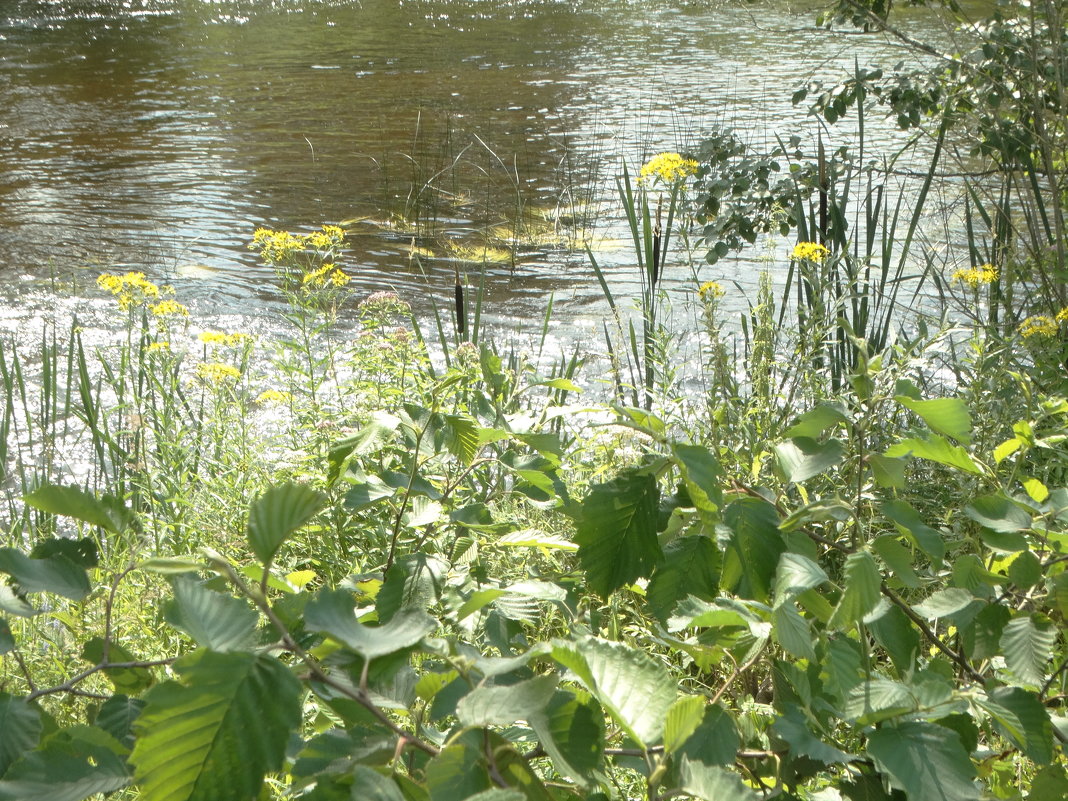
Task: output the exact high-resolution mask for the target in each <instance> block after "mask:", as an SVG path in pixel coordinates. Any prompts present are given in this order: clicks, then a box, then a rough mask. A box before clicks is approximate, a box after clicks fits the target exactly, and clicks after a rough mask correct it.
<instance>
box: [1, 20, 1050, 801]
mask: <svg viewBox="0 0 1068 801" xmlns="http://www.w3.org/2000/svg"><path fill="white" fill-rule="evenodd" d="M836 13H837V17H839V18H840V19H841V20H842V21H850V20H851V21H853V22H856V23H857V24H860V25H866V26H868V27H869V28H880V27H881V28H884V29H888V30H890V32H891V33H892V34H900V35H902V36H904V35H905V34H904V33H902V32H901V31H899V30H898V29H896V28H895V27H893V21H892V20H890V19H889V18H888V17H887V16H886V13H884V10H883V8H882V6H870V5H862V4H857V3H854V2H852V0H849V2H847V3H845V4H842V5H841V6H840V7H839V8H838V10H837V12H836ZM1059 13H1060V12H1059V10H1058V8H1057V7H1056V5H1055V4H1047V5H1045V6H1041V7H1039V6H1032V5H1027V6H1023V5H1017V4H1013V5H1006V6H1004V7H1000V6H999V10H998V11H997V12H996V14H995V15H994V16H992V17H991V18H990V19H988V20H987V21H986V24H985V25H984V26H982V27H972V28H969V29H967V30H966V34H967V35H968V36H969V37H972V39H973V40H975V41H976V43H977V47H978V49H977V50H975V51H974V52H972V54H971V55H965V56H944V57H943V56H942V55H941V54H936V55H938V57H939V58H945V59H948V60H949V63H948V65H947V66H946V70H945V72H939V73H938V78H937V80H935V81H933V82H930V83H924V81H926V80H927V77H929V75H930V74H932V73H930V72H928V73H927V75H926V76H925V75H920V74H915V75H895V76H887V77H884V76H883V75H882V74H880V73H877V72H875V71H864V70H862V69H860V68H859V67H858V69H857V70H856V71H855V73H854V74H853V75H852V76H850V77H849V78H848V79H847V80H845V81H844V82H843V83H842V84H841V85H840V86H837V87H820V86H807V87H805V88H804V89H802V90H799V92H798V94H797V96H796V99H797V101H798V102H806V100H807V98H810V97H814V98H816V106H815V110H816V111H817V112H818V113H819V114H821V115H822V118H823V119H824V120H825V121H827V122H829V123H832V124H833V123H836V122H837V121H838V120H840V119H841V118H843V117H845V116H847V115H850V114H852V115H854V117H853V119H855V120H858V121H859V129H860V131H861V132H862V131H863V121H864V119H865V115H867V114H871V113H878V109H879V103H880V102H885V103H887V104H889V107H890V108H891V109H892V110H893V113H895V114H897V115H899V117H900V119H901V123H902V125H903V126H905V127H908V128H912V129H915V130H916V131H917V132H918V133H919V139H918V140H917V141H926V142H927V143H928V144H929V145H930V148H929V161H928V163H929V165H930V166H929V169H928V170H927V172H926V173H925V174H924V175H921V176H919V187H920V188H919V190H918V191H916V192H914V193H912V194H900V193H897V194H895V191H894V190H895V187H894V186H891V185H890V184H889V183H888V182H889V181H890V180H891V179H892V177H893V176H894V171H893V169H892V164H889V163H888V161H887V160H875V159H872V158H871V157H870V156H869V155H868V154H866V153H865V152H864V147H863V137H862V135H861V140H860V142H859V146H858V148H856V149H854V150H851V151H850V150H842V151H838V152H835V153H831V154H826V153H823V152H822V148H819V149H818V150H817V151H816V152H815V153H814V154H812V155H811V157H809V156H807V155H806V154H805V152H804V151H803V148H802V145H801V141H800V140H797V139H795V140H790V139H783V141H782V142H781V143H780V145H779V147H778V148H777V149H776V150H774V151H772V152H754V151H753V150H751V149H750V148H749V147H748V146H747V145H745V144H744V143H743V142H741V141H740V140H739V139H737V138H736V137H735V136H734V135H732V134H731V133H730V132H720V133H717V134H715V135H714V136H711V137H710V138H709V139H708V140H707V142H706V143H705V144H704V145H703V146H701V147H700V148H698V149H697V150H696V151H695V152H694V153H692V154H685V155H679V154H674V153H665V154H660V155H659V156H657V157H655V158H653V159H651V160H649V161H648V162H647V163H646V164H645V165H644V166H643V167H641V168H638V169H633V170H632V169H623V170H621V173H620V176H619V179H618V182H617V188H618V194H617V197H618V201H619V205H620V206H621V208H622V209H623V212H624V215H625V217H626V221H627V225H628V227H629V229H630V232H631V235H632V241H633V247H634V264H635V268H636V269H637V270H638V274H639V278H640V292H639V293H638V296H637V297H635V298H620V297H616V296H615V295H614V294H613V292H612V290H611V288H610V285H609V282H608V281H607V280H606V278H605V274H604V273H603V272H602V271H601V269H600V266H599V264H598V260H597V256H596V254H595V253H594V252H593V249H592V248H591V249H589V250H588V252H587V256H588V259H589V261H590V265H591V276H590V279H591V281H598V280H599V281H600V284H601V286H602V289H603V290H604V292H605V295H606V298H607V300H608V305H609V309H610V315H609V319H606V321H605V324H604V326H603V334H604V348H603V355H604V360H603V361H602V362H598V365H599V366H598V367H596V368H590V367H586V366H584V365H583V363H582V359H581V358H579V356H578V355H576V356H574V357H560V358H558V359H556V360H555V361H554V360H552V359H550V358H547V357H546V355H545V354H544V353H525V352H521V351H518V350H515V349H513V348H505V347H504V346H502V345H500V344H499V343H495V342H493V341H491V340H488V339H486V338H485V337H484V336H483V335H482V332H481V330H480V325H479V315H480V304H479V299H478V298H477V296H476V297H471V296H470V293H468V292H465V291H464V288H463V287H461V286H460V283H459V281H457V286H456V295H455V307H450V308H441V309H439V310H438V313H437V314H435V315H433V316H432V317H431V318H430V319H429V320H427V319H420V318H418V317H417V316H415V315H413V314H412V312H411V307H410V306H409V304H408V301H407V300H406V299H405V298H403V297H400V296H398V295H397V294H394V293H391V292H378V293H374V294H371V295H369V296H366V297H361V296H357V295H356V293H354V292H353V290H352V289H351V286H350V280H349V279H350V273H349V271H350V270H351V268H350V267H349V266H347V264H346V234H345V231H344V229H343V228H341V227H338V226H334V225H324V226H322V227H321V228H318V229H315V230H307V231H305V232H291V231H277V230H267V229H260V230H257V231H255V232H249V240H250V247H252V248H253V249H254V250H255V251H256V252H257V253H258V254H259V256H260V258H261V259H262V260H263V262H264V263H265V264H267V265H270V266H271V267H273V268H274V271H275V275H276V277H277V285H278V290H279V292H280V293H282V295H283V297H284V298H285V300H286V308H287V311H286V312H285V314H284V320H283V326H284V330H285V331H286V334H285V335H284V336H282V337H279V338H277V339H271V340H268V339H265V338H263V337H258V336H255V335H253V334H251V333H250V332H247V331H233V330H217V329H215V328H210V327H206V326H204V325H202V324H201V322H200V321H198V320H197V319H196V316H195V314H191V313H190V311H189V309H188V308H187V307H186V306H185V305H183V303H182V298H181V297H178V296H175V295H174V294H173V292H171V291H168V289H167V288H166V287H164V286H160V285H158V284H156V283H154V282H152V281H150V280H149V279H148V278H147V277H146V276H145V275H144V274H141V273H138V272H117V273H106V274H104V275H102V276H100V278H99V281H98V286H97V288H96V291H97V292H98V293H99V294H100V295H101V296H103V297H106V298H108V299H109V303H111V304H112V315H113V321H114V324H113V326H112V328H111V329H110V331H111V334H110V338H109V339H107V340H106V341H103V342H95V341H94V342H87V341H86V336H85V331H84V330H83V329H82V328H81V327H80V326H79V324H78V323H77V322H74V323H72V324H71V325H70V327H69V328H65V329H45V330H44V331H43V333H42V334H41V338H40V340H39V341H38V342H37V343H33V344H30V345H28V344H27V343H26V341H25V340H23V341H22V342H19V343H16V342H14V341H5V342H3V343H0V379H2V381H3V383H4V388H5V395H4V397H5V399H6V401H5V404H4V407H3V409H2V412H0V469H2V471H3V474H2V477H3V482H4V483H3V488H4V493H3V505H2V507H0V514H2V515H3V520H4V526H3V527H4V531H5V537H4V542H3V543H2V545H3V547H0V572H2V573H3V574H4V578H5V582H4V583H3V584H2V585H0V799H10V800H11V801H35V800H37V799H39V800H40V801H46V800H47V801H82V799H86V798H94V797H99V796H109V797H113V798H139V799H149V800H150V801H156V800H157V799H168V800H173V801H179V800H181V801H184V800H185V799H203V800H204V801H209V800H210V801H225V800H226V799H234V801H238V800H239V799H241V800H244V799H252V798H265V799H266V798H271V799H297V798H300V799H307V801H333V800H334V799H361V801H362V800H363V799H380V800H381V801H401V799H403V800H404V801H424V800H428V801H465V799H474V798H477V799H479V801H577V800H579V799H586V800H587V801H595V800H596V799H638V798H645V799H649V801H656V800H660V799H662V800H664V801H666V799H671V798H676V797H693V798H698V799H704V801H719V800H720V799H757V798H782V799H812V800H813V801H817V800H818V801H841V799H848V800H849V801H861V799H864V800H866V801H877V800H886V801H897V800H898V799H905V800H906V801H928V799H942V800H943V801H972V800H973V799H975V800H978V799H987V798H998V799H1035V801H1052V800H1053V799H1061V798H1065V797H1068V773H1066V769H1065V751H1064V743H1065V741H1066V740H1068V713H1066V699H1068V654H1066V643H1065V640H1064V630H1065V625H1064V623H1065V618H1066V617H1068V445H1066V440H1068V297H1066V286H1068V283H1066V277H1068V273H1066V266H1065V253H1064V249H1065V239H1064V228H1063V217H1064V211H1065V208H1066V205H1068V203H1066V187H1068V181H1066V176H1068V167H1066V166H1065V165H1066V164H1068V161H1066V159H1065V147H1066V143H1068V139H1066V131H1065V127H1064V126H1065V117H1064V102H1065V98H1066V97H1068V95H1066V92H1065V87H1066V86H1068V74H1066V73H1065V69H1068V40H1066V36H1065V30H1066V29H1065V26H1064V20H1063V19H1061V18H1060V17H1059V16H1057V15H1058V14H1059ZM831 16H832V17H833V16H835V15H834V14H832V15H831ZM1006 76H1009V77H1006ZM1006 82H1009V83H1011V84H1012V85H1013V86H1014V87H1015V88H1014V89H1013V90H1012V91H1009V92H1008V94H1005V95H1002V94H997V92H998V91H1000V90H997V89H996V87H999V86H1003V85H1006ZM992 93H993V94H992ZM873 103H874V105H872V104H873ZM962 137H963V140H967V141H972V142H973V143H974V152H972V153H968V154H965V155H964V160H963V161H962V162H959V163H954V162H952V160H950V155H952V154H953V151H955V150H957V149H959V147H960V143H961V141H962ZM950 172H951V173H953V174H954V176H955V178H954V180H959V186H960V187H961V188H962V198H963V199H962V201H961V204H960V207H961V209H962V211H961V213H960V214H961V218H962V220H963V229H964V230H965V231H966V241H965V242H963V243H951V244H950V246H949V247H947V248H946V249H944V250H938V249H936V248H933V247H929V246H927V245H926V244H925V241H924V239H923V237H922V236H921V229H922V216H921V215H922V212H923V211H924V209H927V208H929V197H930V195H931V192H932V187H933V186H935V185H936V184H937V183H938V182H942V181H945V180H948V179H947V178H946V174H947V173H950ZM895 197H900V199H896V200H895V199H892V198H895ZM769 235H770V236H777V237H782V238H787V237H788V238H789V240H790V241H791V244H792V247H791V249H790V250H789V252H788V254H787V255H786V256H784V257H783V264H781V265H776V266H779V267H782V268H783V273H784V274H785V276H786V280H785V282H784V283H783V284H781V285H779V286H776V285H775V284H773V282H772V280H771V278H770V273H769V274H768V275H765V276H764V278H763V279H762V280H761V282H760V285H759V291H758V293H757V295H756V296H755V297H753V298H750V299H749V301H748V311H747V313H746V314H745V315H744V316H743V318H742V319H741V320H740V321H734V320H729V319H726V317H725V315H724V314H723V312H722V308H721V301H722V299H723V297H724V295H725V293H727V292H731V291H734V288H733V287H732V285H731V284H730V283H729V282H726V281H710V280H704V278H703V273H702V267H703V265H704V264H707V263H708V262H713V263H714V262H717V261H720V262H722V260H724V259H726V258H728V257H729V254H730V253H731V252H732V251H734V250H736V249H737V248H740V247H744V246H747V245H749V244H752V243H754V242H758V241H760V240H761V238H762V237H766V236H769ZM665 270H672V271H676V273H678V272H679V271H688V274H690V275H691V278H692V287H691V291H690V293H689V298H688V301H687V302H688V304H689V306H688V308H689V309H690V310H692V311H693V316H694V318H695V319H696V320H697V323H698V328H697V330H695V331H682V330H680V329H679V327H678V325H677V320H678V319H679V318H680V317H681V316H682V315H680V314H678V313H677V311H678V310H677V308H676V307H673V306H672V303H673V300H672V298H670V297H669V296H668V295H667V294H666V293H664V292H663V291H662V289H661V287H660V284H659V281H660V278H661V276H662V275H663V274H664V271H665ZM353 321H355V322H353ZM684 339H685V340H686V341H683V340H684ZM682 362H685V363H682ZM594 369H596V371H597V374H596V375H595V374H594Z"/></svg>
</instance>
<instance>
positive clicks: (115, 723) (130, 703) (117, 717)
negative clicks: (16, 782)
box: [0, 693, 145, 773]
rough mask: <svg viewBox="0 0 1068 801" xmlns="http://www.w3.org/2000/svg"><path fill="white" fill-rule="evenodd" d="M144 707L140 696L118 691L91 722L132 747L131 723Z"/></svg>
mask: <svg viewBox="0 0 1068 801" xmlns="http://www.w3.org/2000/svg"><path fill="white" fill-rule="evenodd" d="M144 708H145V702H144V701H143V700H141V699H140V698H130V697H129V696H127V695H122V694H121V693H119V694H116V695H113V696H111V698H109V699H108V700H106V701H105V702H104V703H103V704H102V705H101V707H100V711H99V712H97V713H96V720H94V721H93V723H94V724H95V725H96V726H99V727H100V728H101V729H103V730H104V731H106V732H107V733H108V734H110V735H111V736H112V737H114V738H115V739H116V740H118V741H119V742H120V743H122V744H123V745H124V746H125V747H127V748H132V747H133V744H134V731H133V724H134V721H135V720H137V717H138V716H139V715H140V714H141V710H142V709H144ZM0 773H2V771H0Z"/></svg>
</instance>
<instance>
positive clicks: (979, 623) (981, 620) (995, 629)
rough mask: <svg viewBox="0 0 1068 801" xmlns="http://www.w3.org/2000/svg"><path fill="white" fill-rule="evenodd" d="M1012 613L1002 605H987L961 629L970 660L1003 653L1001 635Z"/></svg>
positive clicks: (988, 657) (987, 657)
mask: <svg viewBox="0 0 1068 801" xmlns="http://www.w3.org/2000/svg"><path fill="white" fill-rule="evenodd" d="M1011 617H1012V613H1011V612H1010V611H1009V610H1008V609H1006V608H1005V607H1004V606H1002V605H1001V604H987V605H986V606H985V607H983V608H982V609H980V610H979V612H978V614H976V616H975V617H974V618H972V620H971V622H970V623H968V624H967V625H965V626H963V627H962V628H961V638H962V640H963V642H964V648H965V651H966V653H967V655H968V657H969V658H970V659H974V660H977V661H978V660H983V659H990V658H992V657H995V656H998V655H999V654H1000V653H1001V635H1002V634H1003V633H1004V631H1005V624H1006V623H1008V622H1009V620H1010V618H1011Z"/></svg>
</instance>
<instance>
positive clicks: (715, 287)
mask: <svg viewBox="0 0 1068 801" xmlns="http://www.w3.org/2000/svg"><path fill="white" fill-rule="evenodd" d="M697 294H698V295H699V296H700V298H701V300H703V301H705V302H706V303H708V302H709V301H713V300H719V298H722V297H723V296H724V295H725V294H726V292H724V291H723V287H722V286H720V285H719V283H718V282H716V281H705V282H704V283H703V284H701V286H699V287H697Z"/></svg>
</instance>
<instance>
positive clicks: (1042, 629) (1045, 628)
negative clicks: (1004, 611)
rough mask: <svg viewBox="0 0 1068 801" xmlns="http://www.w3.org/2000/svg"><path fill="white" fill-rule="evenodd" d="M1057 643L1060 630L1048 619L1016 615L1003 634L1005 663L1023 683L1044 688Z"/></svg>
mask: <svg viewBox="0 0 1068 801" xmlns="http://www.w3.org/2000/svg"><path fill="white" fill-rule="evenodd" d="M1056 642H1057V630H1056V629H1055V628H1054V627H1053V626H1052V625H1050V623H1049V621H1048V620H1045V619H1042V618H1040V617H1039V616H1038V615H1028V614H1025V613H1017V614H1016V615H1015V616H1014V617H1013V618H1012V620H1010V621H1009V622H1008V623H1007V624H1005V630H1004V631H1003V632H1002V634H1001V650H1002V653H1003V654H1004V656H1005V664H1006V665H1007V666H1008V668H1009V670H1010V671H1012V674H1013V675H1014V676H1015V677H1016V678H1017V679H1018V680H1019V681H1020V683H1022V684H1025V685H1028V686H1031V687H1039V686H1041V685H1042V682H1043V680H1044V679H1045V674H1046V664H1047V663H1048V662H1049V660H1050V657H1051V656H1052V654H1053V646H1054V644H1055V643H1056Z"/></svg>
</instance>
